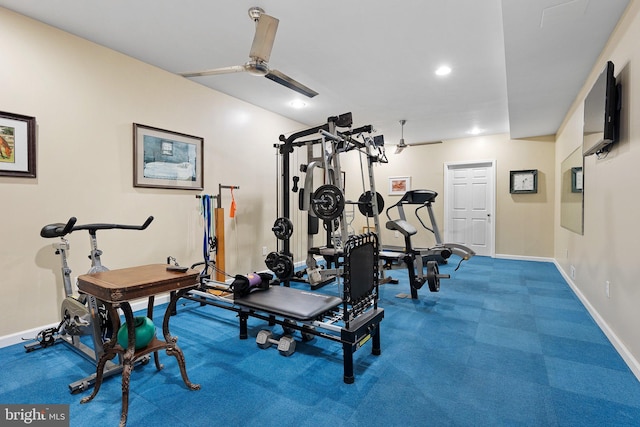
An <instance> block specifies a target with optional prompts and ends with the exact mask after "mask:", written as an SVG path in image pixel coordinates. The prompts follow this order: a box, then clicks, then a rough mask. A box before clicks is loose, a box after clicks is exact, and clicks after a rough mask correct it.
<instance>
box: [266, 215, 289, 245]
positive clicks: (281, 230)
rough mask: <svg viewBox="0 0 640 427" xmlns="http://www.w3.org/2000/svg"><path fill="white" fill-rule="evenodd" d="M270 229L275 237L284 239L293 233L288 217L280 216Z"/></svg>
mask: <svg viewBox="0 0 640 427" xmlns="http://www.w3.org/2000/svg"><path fill="white" fill-rule="evenodd" d="M271 230H272V231H273V234H275V236H276V238H277V239H279V240H286V239H288V238H289V237H291V235H292V234H293V223H292V222H291V220H290V219H289V218H285V217H280V218H278V219H276V221H275V222H274V223H273V227H271Z"/></svg>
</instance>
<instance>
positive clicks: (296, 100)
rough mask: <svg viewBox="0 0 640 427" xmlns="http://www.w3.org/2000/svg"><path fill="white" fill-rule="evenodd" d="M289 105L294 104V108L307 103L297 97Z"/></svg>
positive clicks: (302, 106) (304, 105)
mask: <svg viewBox="0 0 640 427" xmlns="http://www.w3.org/2000/svg"><path fill="white" fill-rule="evenodd" d="M289 105H290V106H292V107H293V108H304V107H306V106H307V103H306V102H304V101H302V100H300V99H295V100H293V101H291V102H290V103H289Z"/></svg>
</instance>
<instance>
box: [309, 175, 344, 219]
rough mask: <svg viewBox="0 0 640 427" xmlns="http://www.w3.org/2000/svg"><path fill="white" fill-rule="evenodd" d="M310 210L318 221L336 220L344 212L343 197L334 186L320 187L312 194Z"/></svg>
mask: <svg viewBox="0 0 640 427" xmlns="http://www.w3.org/2000/svg"><path fill="white" fill-rule="evenodd" d="M311 208H312V209H313V212H314V213H315V214H316V216H317V217H318V218H320V219H324V220H332V219H336V218H338V217H339V216H340V215H341V214H342V211H343V210H344V195H343V194H342V191H340V189H339V188H338V187H336V186H335V185H331V184H326V185H322V186H320V187H318V189H317V190H316V191H315V192H314V193H313V197H312V199H311Z"/></svg>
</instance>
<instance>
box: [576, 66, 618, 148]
mask: <svg viewBox="0 0 640 427" xmlns="http://www.w3.org/2000/svg"><path fill="white" fill-rule="evenodd" d="M619 90H620V88H619V87H618V86H617V85H616V78H615V77H614V75H613V62H611V61H608V62H607V65H606V66H605V67H604V70H602V72H601V73H600V75H599V76H598V79H597V80H596V82H595V83H594V84H593V87H592V88H591V90H590V91H589V94H588V95H587V97H586V98H585V100H584V127H583V133H582V138H583V139H582V155H583V156H590V155H591V154H596V153H597V154H601V153H603V152H607V151H609V149H610V148H611V147H610V144H612V143H614V142H616V140H617V138H618V129H619V124H618V122H619V110H620V108H619V105H620V104H619V100H618V98H619V96H618V94H619Z"/></svg>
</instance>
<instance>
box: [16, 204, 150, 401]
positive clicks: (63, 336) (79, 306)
mask: <svg viewBox="0 0 640 427" xmlns="http://www.w3.org/2000/svg"><path fill="white" fill-rule="evenodd" d="M152 221H153V217H152V216H150V217H148V218H147V220H146V221H145V222H144V223H143V224H142V225H122V224H84V225H75V224H76V218H75V217H71V218H70V219H69V221H67V222H66V224H65V223H55V224H48V225H45V226H44V227H43V228H42V230H40V236H42V237H44V238H47V239H52V238H56V237H57V238H60V242H59V243H57V244H54V245H53V248H54V249H55V253H56V255H60V262H61V265H62V267H61V271H62V283H63V285H64V293H65V298H64V300H62V304H61V307H60V317H61V320H60V323H59V324H58V326H57V327H53V328H48V329H45V330H43V331H41V332H40V333H38V336H37V337H36V340H35V342H33V343H29V344H26V345H25V346H24V347H25V350H26V351H27V353H28V352H31V351H34V350H37V349H40V348H46V347H50V346H52V345H54V344H57V343H60V342H62V343H65V344H67V345H69V346H70V347H71V348H72V349H73V350H75V351H76V352H77V353H78V354H80V355H81V356H83V357H85V358H86V359H88V360H89V361H91V362H92V363H93V364H94V365H97V363H98V360H99V359H100V356H101V355H102V354H103V353H104V347H103V344H104V343H105V342H106V341H108V340H109V339H110V338H111V337H112V335H113V334H114V333H117V331H113V330H112V323H111V319H112V318H114V317H113V316H118V313H117V312H116V311H115V310H113V309H112V310H108V309H107V308H106V307H107V306H106V305H105V304H104V303H103V302H101V301H99V300H97V299H96V298H95V297H92V296H88V295H84V294H81V295H79V296H76V295H74V291H73V287H72V283H71V269H70V268H69V266H68V263H67V251H68V250H69V242H68V241H67V239H66V238H65V236H66V235H67V234H70V233H72V232H74V231H79V230H87V231H88V232H89V238H90V244H91V252H90V254H89V259H91V268H90V269H89V271H88V274H92V273H97V272H101V271H107V270H108V268H106V267H105V266H103V265H102V262H101V260H100V256H101V255H102V251H101V250H100V249H98V241H97V238H96V232H97V231H98V230H111V229H124V230H144V229H146V228H147V227H148V226H149V224H151V222H152ZM82 336H89V337H91V344H92V346H93V348H92V347H89V346H88V345H86V344H85V343H84V342H82V339H81V337H82ZM148 361H149V357H146V358H143V359H141V360H140V361H139V362H138V363H147V362H148ZM121 372H122V364H121V363H120V361H118V363H114V362H112V361H108V362H107V364H106V366H105V370H104V377H108V376H112V375H116V374H119V373H121ZM95 381H96V374H95V373H93V374H91V375H90V376H88V377H86V378H83V379H81V380H79V381H75V382H73V383H71V384H69V391H70V392H71V393H78V392H81V391H83V390H86V389H88V388H89V387H92V386H93V385H94V384H95Z"/></svg>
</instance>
